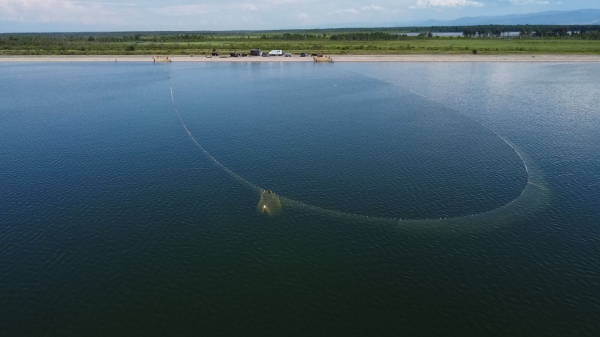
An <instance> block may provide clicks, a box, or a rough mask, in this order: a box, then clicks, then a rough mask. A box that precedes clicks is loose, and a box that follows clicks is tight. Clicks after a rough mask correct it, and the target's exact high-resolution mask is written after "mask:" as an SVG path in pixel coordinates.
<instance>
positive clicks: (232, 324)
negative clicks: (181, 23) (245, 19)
mask: <svg viewBox="0 0 600 337" xmlns="http://www.w3.org/2000/svg"><path fill="white" fill-rule="evenodd" d="M599 76H600V66H599V65H595V64H568V65H565V64H454V63H444V64H384V63H379V64H377V63H361V64H335V65H329V64H327V65H322V64H318V65H316V64H274V63H269V64H250V63H248V64H242V63H239V64H238V63H235V64H169V65H155V64H116V63H115V64H96V63H87V64H0V84H1V87H2V90H1V91H0V102H2V105H1V106H0V318H1V319H0V336H36V335H43V336H82V335H85V336H88V335H92V336H94V335H97V336H106V335H124V336H125V335H127V336H130V335H157V336H159V335H160V336H164V335H257V336H264V335H303V336H304V335H328V336H331V335H356V334H359V335H367V334H369V335H394V336H398V335H414V336H421V335H422V336H431V335H434V334H438V335H450V334H460V335H473V336H481V335H498V336H567V335H573V336H581V335H590V336H594V335H597V332H598V331H600V323H598V322H597V313H598V312H600V269H599V267H600V261H599V259H598V256H600V245H599V237H600V229H599V228H598V222H599V221H598V219H599V218H600V207H598V205H599V204H600V155H599V153H600V133H599V132H598V131H599V129H598V126H599V125H600V114H599V113H598V109H597V107H598V106H600V87H599V86H598V80H597V79H598V78H599ZM171 89H172V90H173V98H174V102H175V105H176V107H177V110H178V111H179V113H180V115H181V117H182V119H183V121H184V122H185V124H186V126H187V128H188V130H189V131H190V133H191V134H192V136H193V137H194V139H195V140H196V141H198V142H199V144H201V146H202V147H203V148H204V149H205V150H206V151H208V152H209V154H210V155H211V156H212V157H214V158H215V159H217V160H218V161H219V162H220V163H221V164H222V165H224V166H225V167H226V168H228V169H229V170H231V172H235V174H237V175H238V179H236V177H234V176H232V174H230V172H228V171H227V170H224V169H223V168H222V167H220V166H219V165H215V163H214V160H213V159H212V158H211V157H209V156H207V155H206V154H205V153H203V152H202V151H201V150H200V149H199V148H198V147H197V146H196V144H194V142H193V141H192V139H191V138H190V136H188V134H187V133H186V132H185V129H184V128H183V125H182V124H181V122H180V120H179V118H178V116H177V114H176V112H175V110H174V108H173V101H172V98H171ZM240 180H243V181H240ZM245 182H250V183H252V184H253V185H255V186H259V187H260V188H263V189H268V190H273V191H274V192H275V193H277V194H278V195H280V196H281V197H282V203H283V207H282V208H281V210H279V211H278V212H276V213H275V214H273V215H267V214H260V213H259V212H257V211H256V207H257V204H258V202H259V199H260V191H259V190H257V189H254V188H252V187H251V186H249V185H248V184H246V183H245ZM292 200H296V201H298V202H301V203H306V204H310V205H312V206H315V207H307V206H304V205H303V204H300V203H297V202H293V201H292ZM338 212H342V213H344V214H352V215H340V213H338ZM353 214H357V216H354V215H353ZM473 214H475V215H473ZM377 217H382V218H386V219H388V220H377V219H375V218H377ZM394 218H395V219H400V218H401V219H417V220H420V221H397V220H393V219H394ZM440 218H445V219H447V220H439V219H440ZM390 219H391V220H390Z"/></svg>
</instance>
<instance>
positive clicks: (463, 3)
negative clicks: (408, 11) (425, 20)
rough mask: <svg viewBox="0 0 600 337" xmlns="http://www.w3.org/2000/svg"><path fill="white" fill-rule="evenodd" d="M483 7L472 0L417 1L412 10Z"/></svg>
mask: <svg viewBox="0 0 600 337" xmlns="http://www.w3.org/2000/svg"><path fill="white" fill-rule="evenodd" d="M469 6H470V7H481V6H483V4H482V3H481V2H477V1H471V0H417V2H416V3H415V4H414V5H412V6H410V8H413V9H415V8H432V7H469Z"/></svg>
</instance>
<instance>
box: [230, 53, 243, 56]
mask: <svg viewBox="0 0 600 337" xmlns="http://www.w3.org/2000/svg"><path fill="white" fill-rule="evenodd" d="M229 55H230V56H231V57H240V56H241V54H240V53H229Z"/></svg>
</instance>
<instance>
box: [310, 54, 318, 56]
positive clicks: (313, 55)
mask: <svg viewBox="0 0 600 337" xmlns="http://www.w3.org/2000/svg"><path fill="white" fill-rule="evenodd" d="M310 56H319V54H311V55H310Z"/></svg>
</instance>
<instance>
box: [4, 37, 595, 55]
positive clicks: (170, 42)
mask: <svg viewBox="0 0 600 337" xmlns="http://www.w3.org/2000/svg"><path fill="white" fill-rule="evenodd" d="M187 36H188V37H187V38H186V35H177V36H166V37H165V36H164V35H161V36H159V37H158V38H157V36H152V35H148V36H141V35H132V36H110V37H102V36H81V35H77V36H68V35H58V36H56V35H54V36H52V35H49V36H44V35H31V34H28V35H25V34H23V35H6V34H5V35H0V55H116V54H118V55H204V54H207V53H210V52H212V51H213V50H216V51H218V52H220V53H229V52H234V51H237V52H249V51H250V49H254V48H259V49H261V50H263V51H270V50H272V49H283V50H284V51H286V52H291V53H295V54H298V53H301V52H308V53H323V54H342V55H343V54H349V55H358V54H360V55H370V54H379V55H381V54H468V53H473V51H474V50H476V51H477V53H478V54H600V40H595V39H582V38H577V37H548V38H534V37H527V38H519V37H476V38H466V37H423V36H419V37H417V36H404V37H401V38H396V39H395V40H374V41H351V40H333V39H331V38H330V37H328V36H327V35H325V34H323V35H307V37H305V38H304V39H302V40H290V39H289V36H288V37H286V36H284V35H274V36H268V37H266V36H264V35H263V36H261V35H244V36H240V35H239V34H237V35H216V36H200V35H195V36H194V35H193V36H191V37H190V36H189V35H187Z"/></svg>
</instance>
